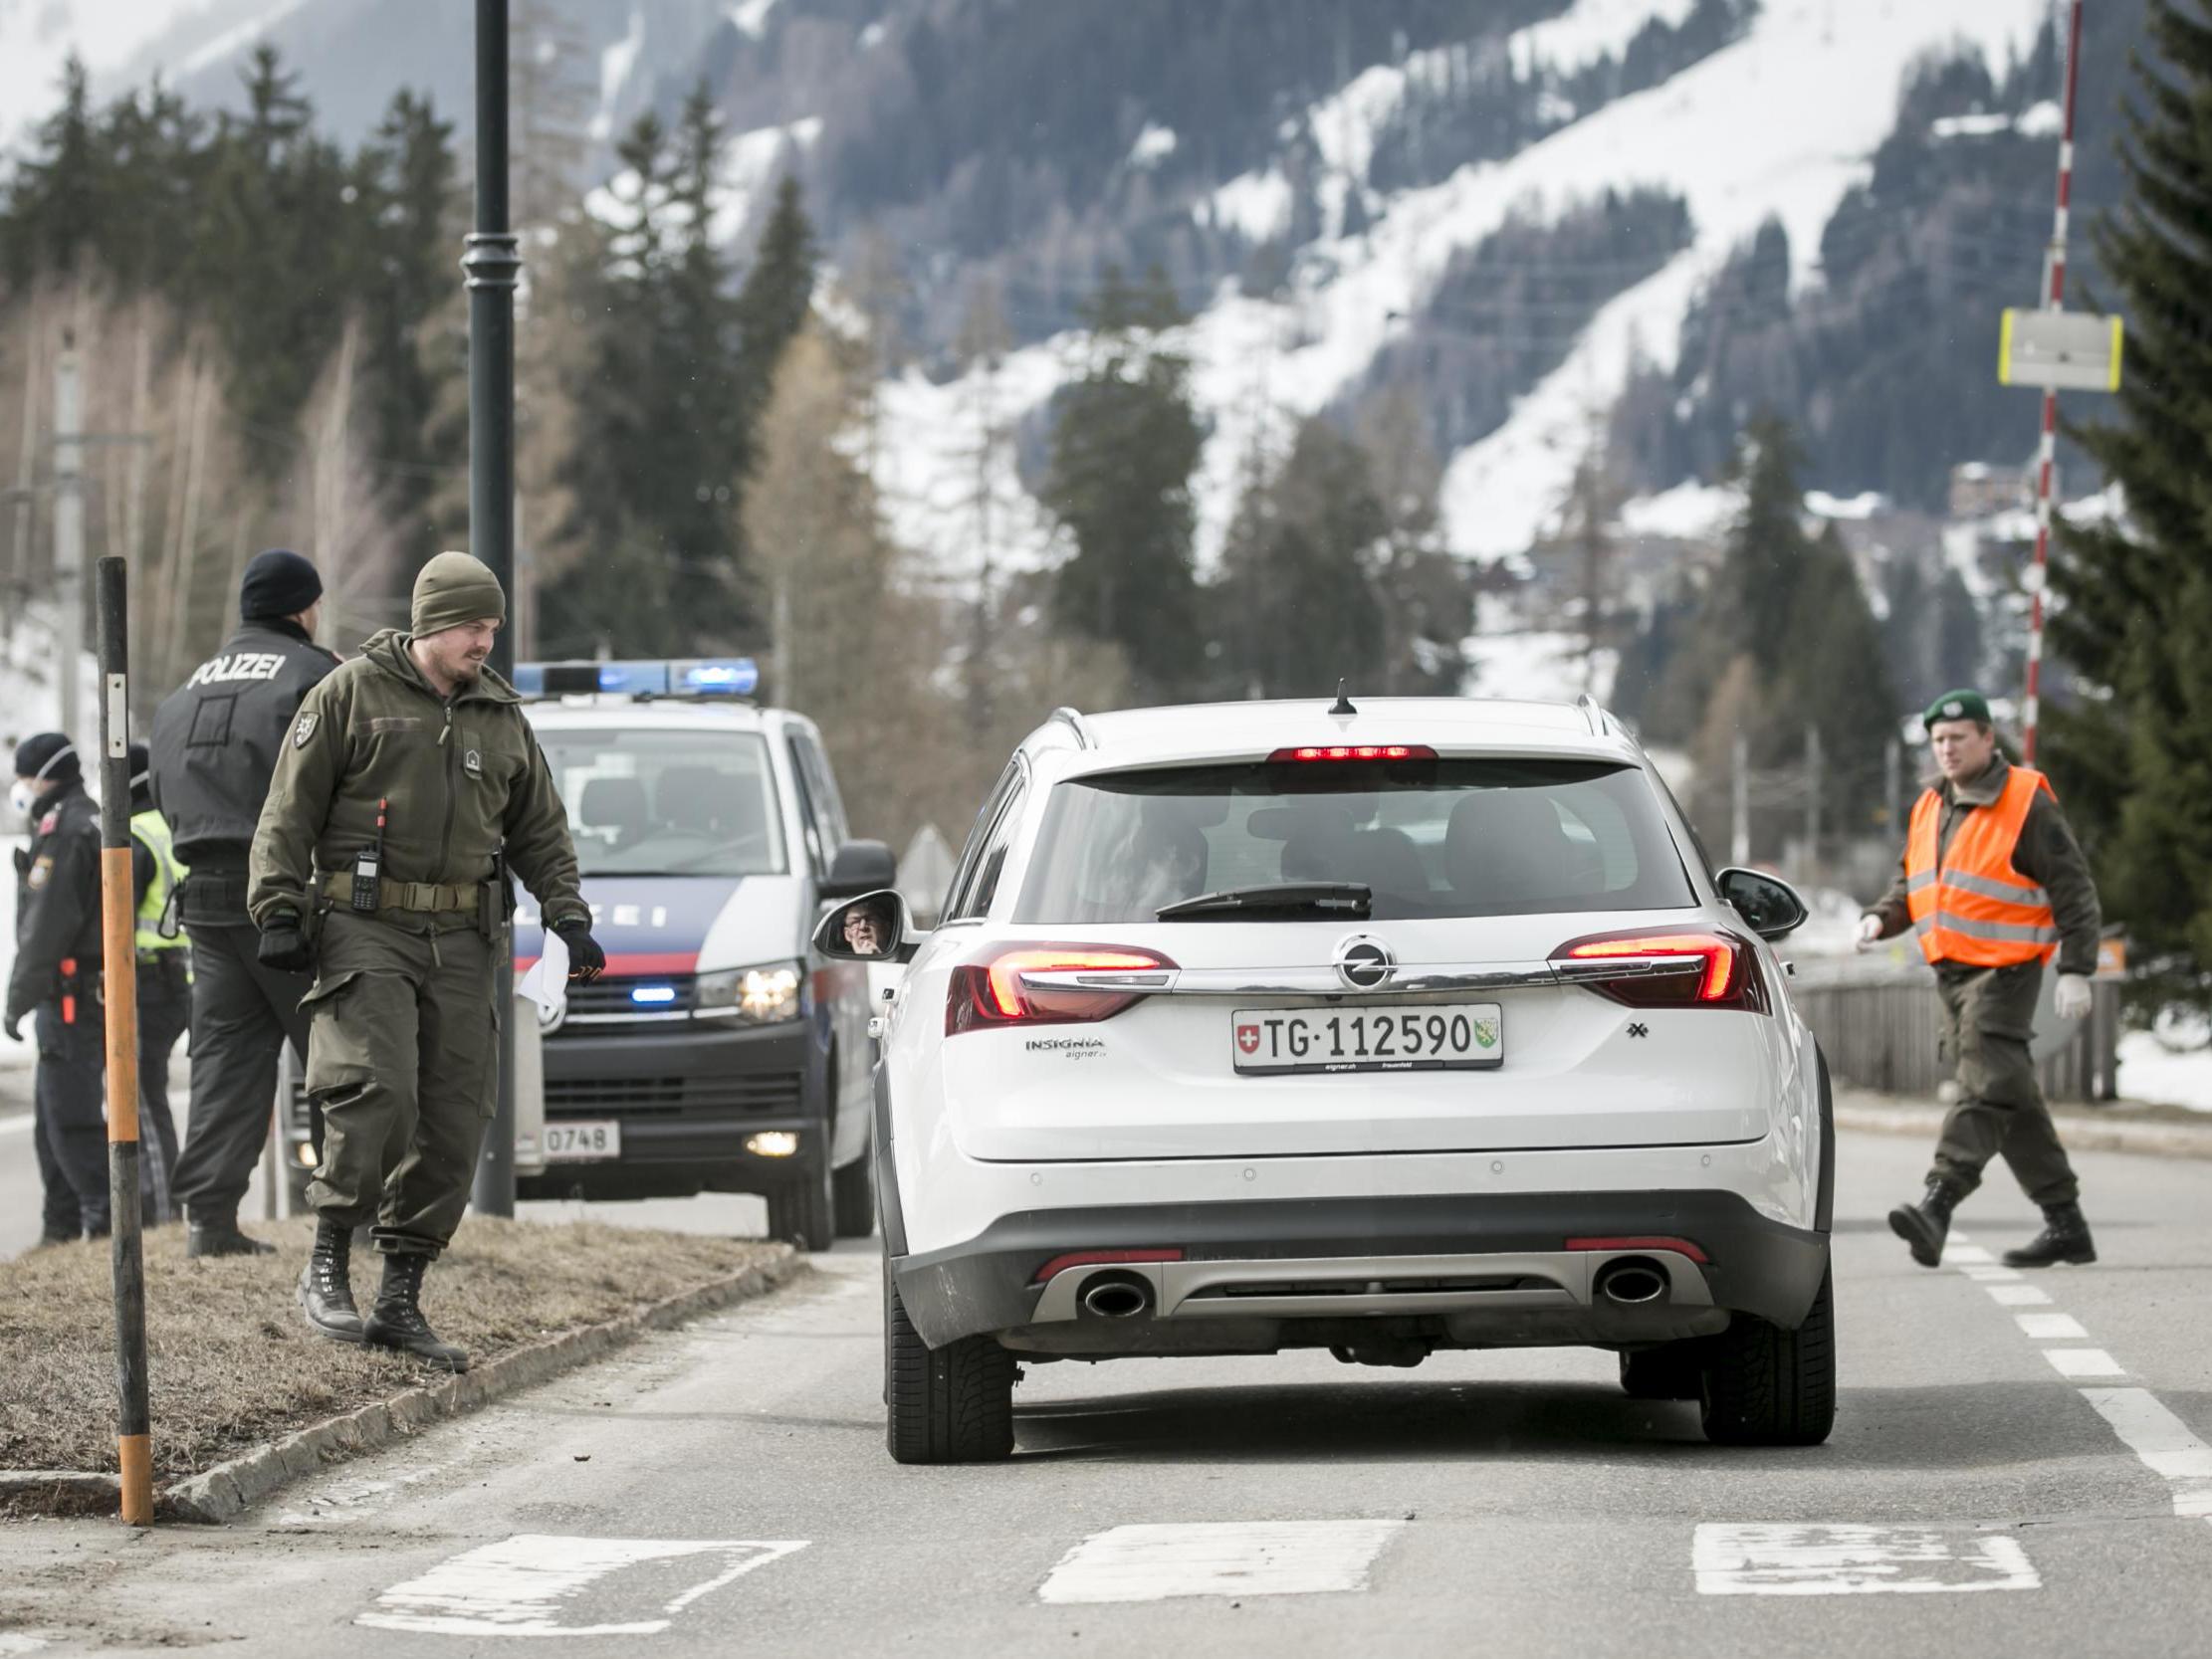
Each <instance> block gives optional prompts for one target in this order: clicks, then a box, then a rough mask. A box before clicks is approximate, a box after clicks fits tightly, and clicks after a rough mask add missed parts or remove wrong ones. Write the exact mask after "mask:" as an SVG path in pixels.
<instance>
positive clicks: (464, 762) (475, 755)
mask: <svg viewBox="0 0 2212 1659" xmlns="http://www.w3.org/2000/svg"><path fill="white" fill-rule="evenodd" d="M461 769H462V770H463V771H465V772H467V773H468V774H469V776H471V777H482V776H483V775H484V756H483V754H482V753H481V752H479V751H478V750H476V749H473V748H472V749H470V750H469V752H468V753H466V754H464V755H462V756H461Z"/></svg>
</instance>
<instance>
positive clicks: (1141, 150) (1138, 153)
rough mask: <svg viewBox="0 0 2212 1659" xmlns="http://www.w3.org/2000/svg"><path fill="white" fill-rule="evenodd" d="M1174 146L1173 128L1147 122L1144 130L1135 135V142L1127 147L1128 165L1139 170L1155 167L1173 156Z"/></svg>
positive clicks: (1156, 122)
mask: <svg viewBox="0 0 2212 1659" xmlns="http://www.w3.org/2000/svg"><path fill="white" fill-rule="evenodd" d="M1175 146H1176V136H1175V128H1174V127H1172V126H1162V125H1161V124H1160V123H1159V122H1158V121H1147V122H1146V123H1145V129H1144V130H1143V131H1142V132H1140V133H1138V134H1137V141H1136V142H1135V143H1133V144H1131V145H1130V146H1129V164H1130V165H1131V166H1132V167H1139V168H1143V167H1157V166H1159V165H1160V163H1161V162H1163V161H1165V160H1167V158H1168V157H1169V156H1171V155H1173V154H1175Z"/></svg>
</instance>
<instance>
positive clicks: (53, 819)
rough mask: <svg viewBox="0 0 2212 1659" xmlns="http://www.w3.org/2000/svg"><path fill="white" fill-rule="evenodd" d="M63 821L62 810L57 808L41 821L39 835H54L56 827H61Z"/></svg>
mask: <svg viewBox="0 0 2212 1659" xmlns="http://www.w3.org/2000/svg"><path fill="white" fill-rule="evenodd" d="M61 821H62V809H61V808H60V807H58V806H57V807H56V808H55V809H54V810H53V811H52V812H49V813H48V814H47V815H46V816H45V817H43V818H41V819H40V820H39V834H41V835H52V834H53V833H54V830H55V827H56V826H57V825H59V824H60V823H61Z"/></svg>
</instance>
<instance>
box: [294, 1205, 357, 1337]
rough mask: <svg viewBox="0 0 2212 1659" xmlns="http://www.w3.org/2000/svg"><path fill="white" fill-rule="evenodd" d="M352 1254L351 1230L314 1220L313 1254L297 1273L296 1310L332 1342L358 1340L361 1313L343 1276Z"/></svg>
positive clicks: (345, 1273)
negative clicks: (297, 1297)
mask: <svg viewBox="0 0 2212 1659" xmlns="http://www.w3.org/2000/svg"><path fill="white" fill-rule="evenodd" d="M352 1254H353V1229H352V1228H350V1227H339V1226H336V1225H334V1224H333V1223H332V1222H329V1221H318V1222H317V1223H316V1224H315V1253H314V1254H313V1255H311V1256H309V1257H308V1265H307V1266H306V1267H304V1268H302V1269H301V1270H300V1311H301V1312H302V1313H304V1314H306V1315H307V1316H308V1323H309V1324H310V1325H312V1326H314V1327H315V1329H316V1330H317V1331H319V1332H321V1333H322V1334H323V1335H324V1336H326V1337H328V1338H330V1339H331V1341H332V1342H333V1343H357V1342H359V1341H360V1340H361V1311H360V1310H359V1309H358V1308H356V1307H354V1306H353V1284H352V1281H351V1279H350V1278H349V1277H348V1276H347V1269H348V1267H349V1266H350V1264H351V1261H352Z"/></svg>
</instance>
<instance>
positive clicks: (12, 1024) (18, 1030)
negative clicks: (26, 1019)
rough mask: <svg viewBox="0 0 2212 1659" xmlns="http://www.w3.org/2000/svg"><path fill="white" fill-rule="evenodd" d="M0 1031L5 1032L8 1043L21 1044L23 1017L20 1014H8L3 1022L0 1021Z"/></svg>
mask: <svg viewBox="0 0 2212 1659" xmlns="http://www.w3.org/2000/svg"><path fill="white" fill-rule="evenodd" d="M0 1030H4V1031H6V1032H7V1034H8V1041H9V1042H11V1043H20V1042H22V1041H23V1016H22V1015H21V1014H10V1015H9V1016H8V1017H7V1019H6V1020H5V1021H0Z"/></svg>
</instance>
